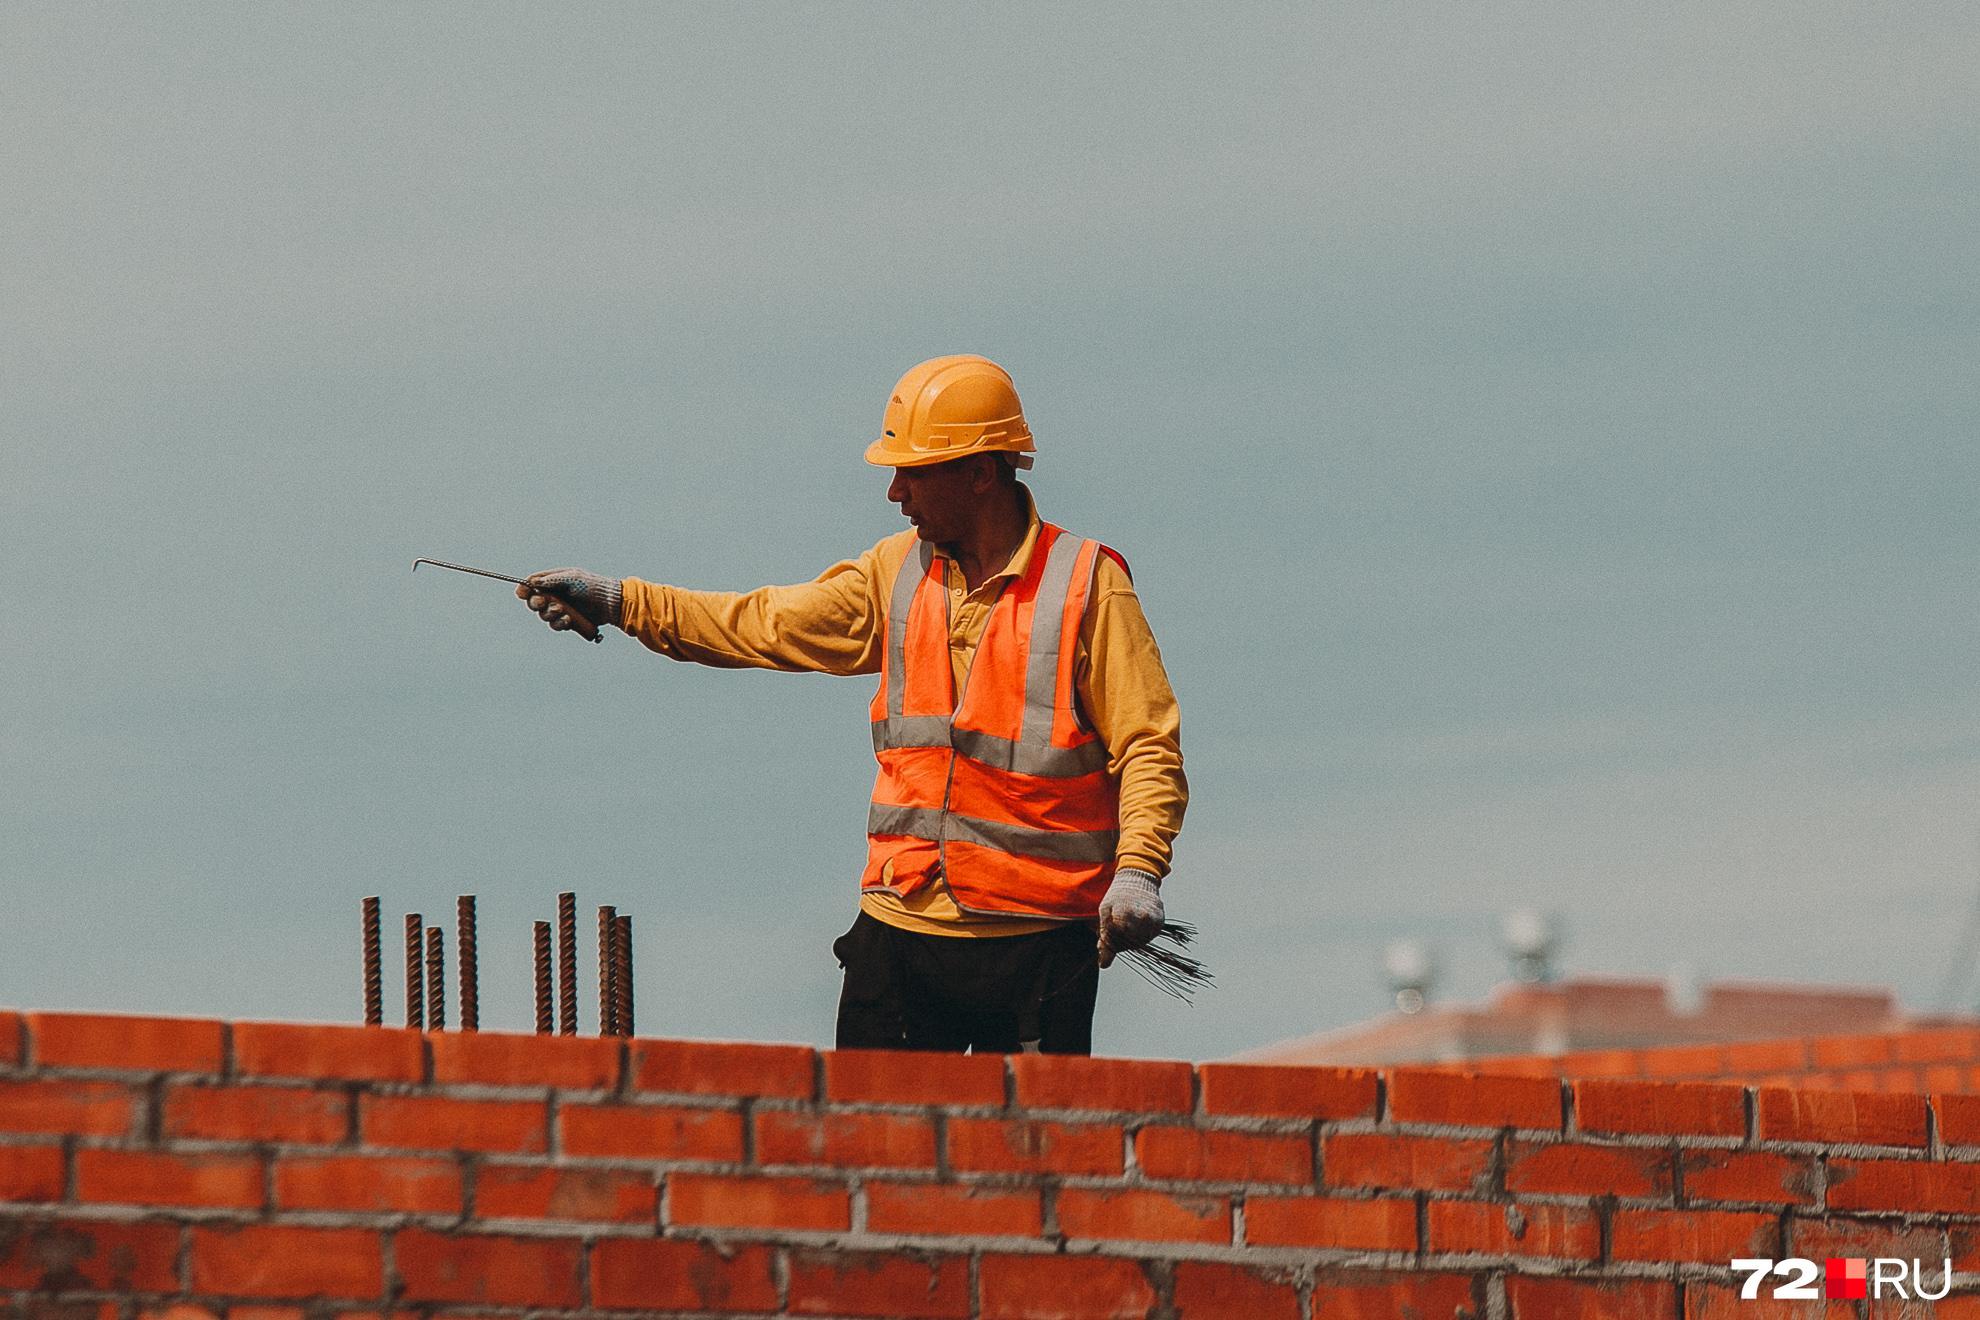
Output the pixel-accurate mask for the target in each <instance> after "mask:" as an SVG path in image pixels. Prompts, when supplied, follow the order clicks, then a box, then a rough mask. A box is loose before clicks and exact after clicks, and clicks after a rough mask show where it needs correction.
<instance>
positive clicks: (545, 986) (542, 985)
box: [534, 921, 557, 1036]
mask: <svg viewBox="0 0 1980 1320" xmlns="http://www.w3.org/2000/svg"><path fill="white" fill-rule="evenodd" d="M534 935H535V954H536V1034H537V1035H539V1036H547V1035H549V1034H550V1033H551V1032H552V1031H555V1030H556V1029H557V1024H556V1022H555V1021H554V1020H553V1019H552V1018H551V1016H550V923H549V922H547V921H539V922H537V923H536V928H535V932H534Z"/></svg>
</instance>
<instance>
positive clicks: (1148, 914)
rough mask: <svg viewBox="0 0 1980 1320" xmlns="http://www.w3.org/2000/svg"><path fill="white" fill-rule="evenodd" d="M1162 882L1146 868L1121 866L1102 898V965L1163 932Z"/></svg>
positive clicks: (1106, 964) (1104, 965)
mask: <svg viewBox="0 0 1980 1320" xmlns="http://www.w3.org/2000/svg"><path fill="white" fill-rule="evenodd" d="M1161 884H1162V882H1161V881H1160V880H1157V879H1156V878H1155V877H1154V876H1152V875H1150V874H1148V872H1146V871H1132V870H1119V871H1115V872H1114V883H1112V884H1111V885H1108V886H1107V896H1106V897H1105V898H1103V899H1101V900H1100V965H1101V966H1102V967H1106V966H1108V965H1110V964H1111V963H1112V962H1113V961H1114V955H1115V954H1117V953H1126V952H1127V951H1128V950H1129V949H1138V948H1140V947H1141V946H1142V945H1144V944H1146V943H1148V941H1150V940H1152V939H1154V938H1155V937H1156V936H1157V935H1159V934H1161V933H1162V890H1161Z"/></svg>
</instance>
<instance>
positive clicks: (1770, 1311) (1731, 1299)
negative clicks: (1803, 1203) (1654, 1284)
mask: <svg viewBox="0 0 1980 1320" xmlns="http://www.w3.org/2000/svg"><path fill="white" fill-rule="evenodd" d="M1818 1263H1819V1262H1818ZM1742 1282H1743V1281H1742ZM1782 1282H1785V1279H1783V1278H1780V1277H1776V1278H1773V1279H1770V1280H1769V1281H1768V1282H1767V1283H1766V1284H1765V1285H1763V1287H1772V1286H1773V1285H1774V1284H1777V1283H1782ZM1816 1286H1817V1287H1818V1288H1819V1287H1820V1286H1821V1284H1820V1283H1819V1282H1818V1283H1817V1284H1816ZM1937 1314H1938V1315H1940V1316H1944V1315H1945V1311H1944V1309H1943V1308H1941V1309H1940V1310H1939V1311H1938V1312H1937ZM1818 1317H1819V1318H1820V1320H1855V1317H1856V1305H1855V1303H1853V1302H1824V1301H1814V1302H1807V1301H1795V1300H1786V1301H1780V1300H1776V1299H1775V1298H1773V1297H1770V1296H1768V1295H1767V1294H1766V1293H1765V1292H1762V1293H1761V1295H1760V1296H1758V1297H1751V1298H1747V1297H1741V1296H1740V1295H1739V1288H1738V1287H1737V1286H1734V1287H1720V1286H1718V1285H1716V1284H1708V1283H1687V1284H1686V1285H1685V1288H1684V1320H1817V1318H1818Z"/></svg>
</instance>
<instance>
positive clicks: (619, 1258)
mask: <svg viewBox="0 0 1980 1320" xmlns="http://www.w3.org/2000/svg"><path fill="white" fill-rule="evenodd" d="M771 1263H772V1262H771V1253H770V1249H769V1248H767V1247H756V1246H751V1247H734V1248H728V1249H717V1248H715V1247H711V1246H708V1245H706V1244H704V1243H700V1242H689V1241H666V1240H659V1239H652V1238H605V1239H602V1240H601V1241H599V1242H598V1244H597V1245H596V1246H594V1247H593V1248H592V1249H591V1297H592V1304H593V1305H594V1306H600V1307H606V1308H609V1309H613V1310H633V1311H728V1312H738V1311H752V1312H767V1311H775V1310H776V1309H777V1308H778V1305H779V1302H778V1298H777V1285H776V1282H775V1281H774V1280H773V1279H772V1277H771Z"/></svg>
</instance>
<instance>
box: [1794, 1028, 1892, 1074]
mask: <svg viewBox="0 0 1980 1320" xmlns="http://www.w3.org/2000/svg"><path fill="white" fill-rule="evenodd" d="M1894 1057H1895V1056H1894V1054H1893V1053H1892V1049H1891V1038H1890V1037H1889V1036H1822V1037H1819V1038H1817V1039H1815V1040H1811V1041H1809V1042H1808V1062H1809V1064H1810V1065H1811V1066H1812V1067H1815V1068H1819V1069H1822V1070H1824V1071H1834V1070H1836V1069H1841V1068H1864V1067H1875V1066H1877V1065H1878V1064H1884V1063H1890V1062H1891V1061H1892V1060H1893V1058H1894Z"/></svg>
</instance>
